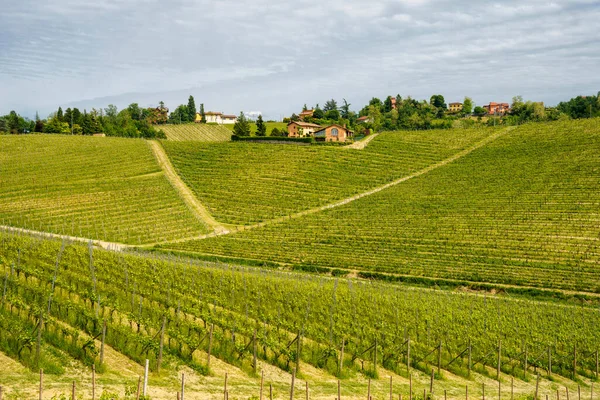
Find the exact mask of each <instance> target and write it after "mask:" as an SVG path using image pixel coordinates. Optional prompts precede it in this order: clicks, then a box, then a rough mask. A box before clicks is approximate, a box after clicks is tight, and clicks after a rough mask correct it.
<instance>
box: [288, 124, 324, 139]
mask: <svg viewBox="0 0 600 400" xmlns="http://www.w3.org/2000/svg"><path fill="white" fill-rule="evenodd" d="M287 129H288V137H307V136H313V134H314V133H315V131H317V130H319V129H321V125H317V124H311V123H308V122H302V121H292V122H290V123H289V124H288V125H287Z"/></svg>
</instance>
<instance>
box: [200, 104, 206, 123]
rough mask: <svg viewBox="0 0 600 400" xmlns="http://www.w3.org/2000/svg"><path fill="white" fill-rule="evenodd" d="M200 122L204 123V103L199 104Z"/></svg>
mask: <svg viewBox="0 0 600 400" xmlns="http://www.w3.org/2000/svg"><path fill="white" fill-rule="evenodd" d="M200 122H201V123H203V124H205V123H206V114H205V113H204V103H201V104H200Z"/></svg>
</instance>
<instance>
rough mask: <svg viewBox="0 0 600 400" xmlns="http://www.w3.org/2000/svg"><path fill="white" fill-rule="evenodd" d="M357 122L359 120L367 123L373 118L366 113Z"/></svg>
mask: <svg viewBox="0 0 600 400" xmlns="http://www.w3.org/2000/svg"><path fill="white" fill-rule="evenodd" d="M356 122H358V123H359V124H366V123H370V122H373V118H371V117H369V116H368V115H365V116H362V117H360V118H358V119H357V120H356Z"/></svg>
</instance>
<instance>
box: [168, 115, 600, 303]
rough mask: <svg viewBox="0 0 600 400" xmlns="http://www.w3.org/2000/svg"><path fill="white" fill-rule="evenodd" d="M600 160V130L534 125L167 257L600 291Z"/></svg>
mask: <svg viewBox="0 0 600 400" xmlns="http://www.w3.org/2000/svg"><path fill="white" fill-rule="evenodd" d="M386 135H388V134H387V133H385V134H382V135H381V136H380V137H378V138H377V139H376V140H375V141H374V142H373V143H372V144H371V145H370V146H369V148H368V150H369V151H381V150H380V149H381V147H380V146H382V144H383V143H385V141H386V140H390V139H389V137H393V134H391V135H390V136H388V139H385V136H386ZM397 135H398V136H400V135H401V134H397ZM375 145H378V146H379V147H377V146H375ZM371 146H372V147H371ZM430 148H431V147H430ZM388 154H389V153H388ZM598 154H600V126H599V121H598V120H593V121H587V122H577V123H574V122H566V123H558V124H536V125H533V124H532V125H525V126H522V127H519V128H517V129H514V130H513V131H511V132H509V133H507V134H506V135H505V136H502V137H500V138H499V139H496V140H495V141H494V142H492V143H490V144H488V145H486V146H484V147H482V148H480V149H478V150H476V151H474V152H473V153H471V154H469V155H467V156H465V157H463V158H461V159H459V160H456V161H455V162H453V163H450V164H448V165H445V166H443V167H441V168H438V169H436V170H433V171H430V172H429V173H427V174H424V175H422V176H419V177H417V178H415V179H412V180H409V181H406V182H404V183H402V184H401V185H397V186H394V187H391V188H388V189H387V190H384V191H382V192H379V193H376V194H373V195H372V196H367V197H365V198H362V199H360V200H357V201H355V202H352V203H349V204H347V205H344V206H341V207H338V208H334V209H331V210H325V211H323V212H320V213H316V214H313V215H308V216H304V217H302V218H298V219H292V220H289V221H283V222H279V223H274V224H270V225H266V226H264V227H260V228H257V229H254V230H248V231H242V232H239V233H236V234H234V235H230V236H223V237H218V238H211V239H207V240H196V241H190V242H187V243H178V244H168V245H165V247H167V248H170V249H177V250H184V251H186V252H198V253H206V254H220V255H224V256H230V257H238V258H245V259H255V260H264V261H272V262H281V263H286V264H292V265H297V266H300V267H302V266H306V268H309V267H310V266H321V267H333V268H343V269H349V270H359V271H363V272H361V276H363V277H373V276H374V275H373V274H371V272H376V273H388V274H391V276H387V277H385V278H386V279H398V280H405V281H408V282H411V281H413V282H415V281H417V282H418V281H419V278H427V279H423V282H428V283H429V284H431V283H434V282H436V280H440V281H442V282H443V281H449V282H452V281H457V282H458V284H461V282H489V283H496V284H507V285H523V286H535V287H540V288H557V289H566V290H576V291H585V292H596V293H598V292H600V283H599V282H600V268H599V267H598V265H599V263H600V247H599V246H600V224H599V223H598V221H599V218H600V191H599V190H598V188H600V164H599V162H598ZM395 159H398V160H399V161H398V162H397V163H395V165H394V167H388V168H387V169H386V168H382V170H385V171H388V172H387V173H386V175H385V176H387V177H388V178H389V174H391V173H392V172H391V171H390V170H393V168H400V166H401V165H402V160H401V159H400V157H395ZM429 159H430V158H429ZM410 165H411V166H415V165H419V163H418V160H415V159H414V158H413V159H411V163H410ZM369 172H370V174H369V176H375V177H376V176H377V173H376V172H375V173H373V171H369ZM398 173H400V172H398ZM374 179H376V178H373V180H374ZM355 182H360V179H359V178H357V179H355ZM323 183H324V182H323V180H321V181H320V182H319V183H316V180H315V183H314V184H313V185H310V187H311V189H312V188H314V187H318V188H322V187H326V185H325V184H323ZM249 185H250V184H248V186H249ZM321 185H322V186H321ZM255 187H256V186H254V188H255ZM322 191H323V192H327V189H324V190H322ZM332 192H333V190H332ZM213 193H214V192H213ZM335 193H336V194H337V193H339V192H335ZM301 196H302V195H298V198H301ZM232 197H233V196H232ZM245 198H251V197H250V196H247V197H245ZM274 199H277V197H275V196H274ZM323 200H324V199H323ZM238 201H239V202H240V203H242V204H243V203H244V201H243V200H241V199H240V200H238ZM256 203H258V206H256V208H258V209H260V202H258V201H256ZM272 203H274V204H281V203H283V200H273V201H272ZM300 204H302V205H305V204H306V202H301V203H300ZM239 209H243V206H241V207H238V210H239ZM411 279H412V280H411Z"/></svg>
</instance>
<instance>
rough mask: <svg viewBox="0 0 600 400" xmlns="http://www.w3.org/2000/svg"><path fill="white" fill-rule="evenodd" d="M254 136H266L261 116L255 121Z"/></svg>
mask: <svg viewBox="0 0 600 400" xmlns="http://www.w3.org/2000/svg"><path fill="white" fill-rule="evenodd" d="M256 136H267V126H266V125H265V123H264V122H263V117H262V114H258V118H257V119H256Z"/></svg>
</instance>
